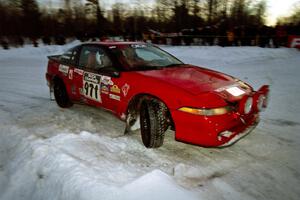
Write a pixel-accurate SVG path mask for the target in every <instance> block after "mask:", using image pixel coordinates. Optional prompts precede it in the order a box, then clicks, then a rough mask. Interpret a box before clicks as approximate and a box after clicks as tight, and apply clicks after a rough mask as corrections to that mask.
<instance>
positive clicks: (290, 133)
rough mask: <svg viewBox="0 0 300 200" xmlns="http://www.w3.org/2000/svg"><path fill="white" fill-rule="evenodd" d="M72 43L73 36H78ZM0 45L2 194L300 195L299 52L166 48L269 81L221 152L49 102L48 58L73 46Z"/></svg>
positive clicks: (8, 197)
mask: <svg viewBox="0 0 300 200" xmlns="http://www.w3.org/2000/svg"><path fill="white" fill-rule="evenodd" d="M75 43H76V42H75ZM73 45H74V43H73V44H69V45H66V46H63V47H59V46H42V47H39V48H33V47H30V46H27V47H25V48H20V49H11V50H8V51H5V50H0V86H1V87H0V199H1V200H18V199H22V200H24V199H30V200H35V199H36V200H40V199H49V200H53V199H63V200H69V199H70V200H73V199H89V200H90V199H91V200H93V199H102V200H106V199H144V200H147V199H185V200H186V199H208V200H211V199H230V200H233V199H237V200H240V199H243V200H244V199H266V200H267V199H268V200H269V199H278V200H281V199H289V200H293V199H295V200H298V199H300V190H299V188H300V159H299V154H300V101H299V100H300V83H299V77H300V52H299V51H297V50H294V49H286V48H280V49H262V48H258V47H227V48H221V47H168V46H165V47H163V48H164V49H165V50H167V51H169V52H171V53H173V54H174V55H176V56H178V57H179V58H180V59H182V60H183V61H185V62H186V63H192V64H197V65H202V66H206V67H209V68H212V69H215V70H219V71H222V72H225V73H228V74H231V75H234V76H236V77H238V78H240V79H242V80H244V81H246V82H248V83H250V84H251V85H253V86H254V88H256V89H258V87H259V86H260V85H262V84H270V85H271V100H270V106H269V108H268V109H267V111H266V112H265V113H263V114H262V120H261V123H260V124H259V125H258V127H257V128H256V129H255V130H254V131H253V132H252V133H251V134H250V135H248V136H247V137H245V138H243V139H242V140H240V141H239V142H238V143H236V144H235V145H233V146H231V147H228V148H224V149H215V148H201V147H198V146H192V145H188V144H183V143H179V142H176V141H174V133H173V132H172V131H168V133H167V136H166V139H165V144H164V145H163V147H161V148H159V149H146V148H144V146H143V145H142V143H141V139H140V135H139V134H134V135H129V136H128V135H126V136H124V135H123V129H124V124H123V123H122V122H120V121H119V120H117V119H116V118H115V117H114V116H112V115H111V114H110V113H107V112H105V111H103V110H99V109H95V108H92V107H87V106H83V105H75V106H74V107H72V108H71V109H61V108H59V107H58V106H57V105H56V103H55V102H54V101H50V100H49V93H48V88H47V86H46V81H45V78H44V77H45V71H46V65H47V58H46V56H47V55H51V54H59V53H61V52H62V51H64V50H65V49H67V48H69V47H71V46H73Z"/></svg>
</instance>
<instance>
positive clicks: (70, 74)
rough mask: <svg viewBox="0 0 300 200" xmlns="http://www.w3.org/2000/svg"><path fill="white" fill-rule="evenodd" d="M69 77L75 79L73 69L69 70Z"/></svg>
mask: <svg viewBox="0 0 300 200" xmlns="http://www.w3.org/2000/svg"><path fill="white" fill-rule="evenodd" d="M69 79H71V80H72V79H73V69H70V70H69Z"/></svg>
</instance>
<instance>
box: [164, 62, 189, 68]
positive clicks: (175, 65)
mask: <svg viewBox="0 0 300 200" xmlns="http://www.w3.org/2000/svg"><path fill="white" fill-rule="evenodd" d="M180 65H184V64H183V63H180V64H178V63H176V64H175V63H173V64H169V65H166V66H163V67H164V68H165V67H166V68H167V67H177V66H180Z"/></svg>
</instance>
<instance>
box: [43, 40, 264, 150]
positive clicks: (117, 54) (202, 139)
mask: <svg viewBox="0 0 300 200" xmlns="http://www.w3.org/2000/svg"><path fill="white" fill-rule="evenodd" d="M48 58H49V62H48V69H47V73H46V79H47V82H48V85H49V87H50V92H54V97H55V100H56V102H57V104H58V105H59V106H60V107H63V108H66V107H70V106H72V105H73V103H76V102H77V103H78V102H80V103H84V104H88V105H92V106H96V107H102V108H104V109H106V110H110V111H111V112H112V113H114V114H115V115H116V116H117V117H118V118H120V119H121V120H123V121H125V122H126V130H125V133H129V132H131V131H133V130H137V129H139V128H140V130H141V136H142V141H143V144H144V145H145V146H146V147H147V148H156V147H160V146H161V145H162V144H163V141H164V134H165V131H166V130H167V129H168V128H171V129H172V130H174V131H175V138H176V140H178V141H182V142H186V143H191V144H196V145H200V146H206V147H222V146H228V145H230V144H233V143H234V142H235V141H237V140H238V139H239V138H241V137H242V136H244V135H246V134H247V133H249V132H250V130H252V129H253V128H254V127H255V125H256V124H257V123H258V121H259V112H260V111H262V110H263V109H264V108H266V106H267V103H268V94H269V86H268V85H264V86H262V87H261V88H260V89H259V90H258V91H254V90H253V88H252V87H251V86H249V85H248V84H246V83H244V82H242V81H240V80H239V79H236V78H234V77H231V76H229V75H226V74H223V73H220V72H217V71H213V70H210V69H206V68H202V67H197V66H193V65H189V64H184V63H183V62H181V61H180V60H178V59H177V58H175V57H174V56H172V55H170V54H169V53H167V52H165V51H163V50H162V49H160V48H158V47H157V46H155V45H152V44H146V43H140V42H94V43H84V44H81V45H78V46H75V47H74V48H72V49H70V50H68V51H67V52H65V53H64V54H62V55H55V56H49V57H48Z"/></svg>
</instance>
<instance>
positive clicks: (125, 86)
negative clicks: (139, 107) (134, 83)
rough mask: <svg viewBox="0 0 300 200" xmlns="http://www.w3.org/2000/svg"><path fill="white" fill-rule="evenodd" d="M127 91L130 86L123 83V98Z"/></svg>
mask: <svg viewBox="0 0 300 200" xmlns="http://www.w3.org/2000/svg"><path fill="white" fill-rule="evenodd" d="M129 89H130V86H129V85H128V84H127V83H125V85H123V87H122V92H123V95H124V97H126V96H127V94H128V91H129Z"/></svg>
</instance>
